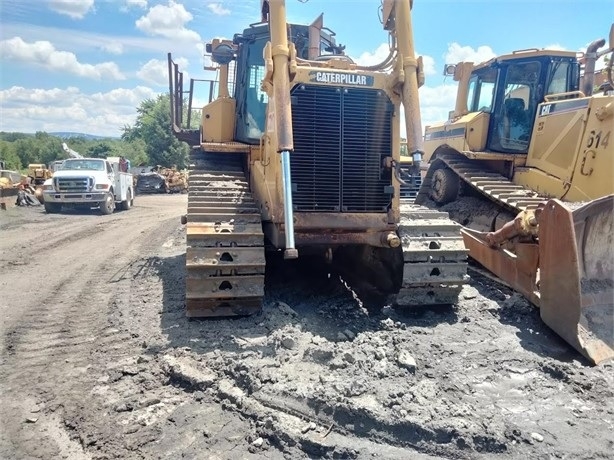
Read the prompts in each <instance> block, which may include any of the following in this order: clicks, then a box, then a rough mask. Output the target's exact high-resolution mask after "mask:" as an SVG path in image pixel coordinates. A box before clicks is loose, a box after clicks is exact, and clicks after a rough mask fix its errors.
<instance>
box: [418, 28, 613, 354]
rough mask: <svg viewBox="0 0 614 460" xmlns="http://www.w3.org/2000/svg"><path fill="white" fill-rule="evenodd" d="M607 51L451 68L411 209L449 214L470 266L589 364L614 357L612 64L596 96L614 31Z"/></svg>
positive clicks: (519, 56)
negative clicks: (447, 96) (448, 94)
mask: <svg viewBox="0 0 614 460" xmlns="http://www.w3.org/2000/svg"><path fill="white" fill-rule="evenodd" d="M604 45H605V40H604V39H601V40H596V41H594V42H593V43H591V44H590V45H589V47H588V48H587V51H586V53H584V54H583V55H581V56H578V55H577V53H575V52H566V51H548V50H537V49H531V50H522V51H517V52H514V53H512V54H508V55H504V56H500V57H497V58H494V59H491V60H490V61H488V62H484V63H481V64H478V65H474V64H473V63H471V62H461V63H458V64H456V65H449V66H446V69H445V70H444V74H446V75H451V76H453V77H454V80H456V81H458V93H457V100H456V107H455V109H454V111H453V112H452V113H451V114H450V118H449V120H447V121H446V122H443V123H438V124H434V125H432V126H427V127H426V129H425V143H424V145H425V160H426V161H428V169H427V171H426V174H425V176H424V179H423V182H422V188H421V189H420V191H419V193H418V196H417V198H416V202H417V203H422V204H424V203H425V202H428V201H434V202H435V203H437V204H438V205H439V206H442V208H443V209H446V210H449V211H450V213H451V215H452V217H453V218H454V219H455V220H457V221H458V222H459V223H461V224H462V225H463V226H465V228H464V229H463V230H462V235H463V238H464V241H465V244H466V246H467V249H468V250H469V254H470V257H471V258H472V259H474V260H476V261H477V262H479V263H480V264H481V265H482V266H484V267H485V268H487V269H488V270H490V271H491V272H492V273H494V274H495V275H496V276H498V277H499V278H500V279H502V280H503V281H505V282H507V283H508V284H509V285H511V286H512V287H513V288H514V289H516V290H517V291H518V292H520V293H522V294H523V295H524V296H525V297H526V298H527V299H529V300H530V301H531V302H532V303H533V304H535V305H537V306H539V308H540V315H541V317H542V319H543V320H544V322H545V323H546V324H547V325H548V326H549V327H550V328H552V329H553V330H554V331H555V332H557V333H558V334H559V335H560V336H561V337H562V338H563V339H565V340H566V341H567V342H568V343H570V344H571V345H572V346H573V347H575V348H576V349H577V350H578V351H579V352H580V353H582V354H583V355H584V356H586V357H587V358H588V359H589V360H591V361H593V362H594V363H600V362H602V361H605V360H608V359H611V358H612V357H614V241H613V240H614V223H613V213H614V195H613V194H614V180H613V173H614V137H613V135H612V132H613V131H614V94H613V93H612V60H611V59H610V61H609V68H607V71H606V72H605V73H606V74H607V75H608V78H607V80H609V82H606V83H605V84H603V85H602V86H601V87H600V88H599V90H598V91H596V92H594V75H595V72H594V69H595V61H596V60H597V59H598V58H599V57H600V56H603V55H605V54H607V53H611V52H613V51H614V25H613V27H612V29H611V31H610V40H609V47H608V48H606V49H605V50H604V51H598V50H599V49H600V48H602V47H603V46H604ZM582 71H583V72H582ZM423 166H424V165H423Z"/></svg>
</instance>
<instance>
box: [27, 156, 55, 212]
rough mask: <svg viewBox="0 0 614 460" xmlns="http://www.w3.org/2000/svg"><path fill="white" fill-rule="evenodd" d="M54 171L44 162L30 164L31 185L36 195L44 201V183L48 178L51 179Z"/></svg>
mask: <svg viewBox="0 0 614 460" xmlns="http://www.w3.org/2000/svg"><path fill="white" fill-rule="evenodd" d="M52 176H53V171H51V169H49V168H47V166H46V165H45V164H42V163H30V164H29V165H28V177H29V178H30V187H31V188H32V189H33V193H34V196H36V198H37V199H38V200H39V201H40V202H41V203H42V202H43V184H44V183H45V181H46V180H47V179H51V177H52Z"/></svg>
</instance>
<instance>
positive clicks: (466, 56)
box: [445, 42, 496, 64]
mask: <svg viewBox="0 0 614 460" xmlns="http://www.w3.org/2000/svg"><path fill="white" fill-rule="evenodd" d="M495 56H496V54H495V52H494V51H493V50H492V48H491V47H490V46H486V45H482V46H479V47H478V49H477V50H475V49H473V48H472V47H470V46H461V45H459V44H458V43H456V42H454V43H451V44H449V45H448V51H447V52H446V55H445V63H446V64H457V63H459V62H473V63H475V64H478V63H480V62H484V61H488V60H489V59H492V58H494V57H495Z"/></svg>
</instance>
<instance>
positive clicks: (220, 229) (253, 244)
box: [186, 150, 265, 317]
mask: <svg viewBox="0 0 614 460" xmlns="http://www.w3.org/2000/svg"><path fill="white" fill-rule="evenodd" d="M242 159H243V155H240V154H232V153H209V152H201V151H197V150H193V151H192V153H191V154H190V167H189V176H188V210H187V224H186V226H187V227H186V245H187V250H186V308H187V316H189V317H205V316H232V315H249V314H252V313H255V312H257V311H259V310H260V309H261V307H262V298H263V297H264V273H265V255H264V234H263V232H262V225H261V218H260V212H259V210H258V208H257V206H256V203H255V202H254V200H253V198H252V194H251V192H250V191H249V184H248V182H247V179H246V177H245V173H244V171H243V165H242Z"/></svg>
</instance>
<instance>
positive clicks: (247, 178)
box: [168, 0, 466, 316]
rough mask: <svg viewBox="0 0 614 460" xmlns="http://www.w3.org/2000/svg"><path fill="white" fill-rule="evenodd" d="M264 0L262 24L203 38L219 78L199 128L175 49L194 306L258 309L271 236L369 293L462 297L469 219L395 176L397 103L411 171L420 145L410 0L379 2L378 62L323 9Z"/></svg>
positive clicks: (421, 301) (190, 304)
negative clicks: (330, 22) (332, 25)
mask: <svg viewBox="0 0 614 460" xmlns="http://www.w3.org/2000/svg"><path fill="white" fill-rule="evenodd" d="M261 6H262V9H261V11H262V18H261V21H260V22H259V23H256V24H252V25H250V26H249V27H248V28H247V29H245V30H244V31H243V32H242V33H239V34H236V35H235V36H234V38H233V40H217V39H216V40H213V41H212V42H211V43H209V44H208V45H207V47H206V48H207V51H208V52H209V53H211V59H212V61H213V62H215V63H217V65H218V71H219V81H218V82H217V87H218V89H219V91H218V95H217V98H216V99H215V100H213V101H212V102H211V103H209V104H208V105H206V106H205V107H204V108H203V109H202V124H201V126H200V128H199V129H183V128H182V121H183V120H182V117H183V113H184V109H185V107H184V103H183V94H184V91H183V85H182V83H183V75H182V73H181V72H179V70H178V67H177V65H176V64H174V63H173V61H172V58H171V55H170V54H169V56H168V58H169V76H170V93H171V113H172V119H173V131H174V133H175V135H176V136H177V137H178V138H179V139H181V140H183V141H185V142H187V143H189V144H190V145H191V146H192V152H191V155H190V162H191V166H190V170H189V179H188V180H189V192H188V209H187V215H186V216H185V218H184V222H186V221H187V229H186V232H187V246H188V247H187V254H186V268H187V286H186V291H187V293H186V304H187V314H188V316H219V315H235V314H250V313H253V312H256V311H258V310H259V309H260V308H261V304H262V298H263V295H264V271H265V241H266V243H267V244H266V246H267V247H268V248H271V249H272V250H279V251H282V250H283V253H284V257H285V258H286V259H295V258H297V257H299V255H301V254H304V255H307V254H320V255H322V256H323V257H325V258H326V260H328V261H329V262H330V263H331V271H332V272H334V273H338V274H339V275H341V276H342V278H343V279H344V280H345V281H346V282H347V283H348V284H349V285H350V286H351V287H352V288H353V289H354V290H355V291H356V292H357V293H358V295H359V297H360V298H361V299H362V300H363V301H364V302H365V303H366V304H367V305H374V304H381V303H382V302H384V301H391V302H393V303H396V304H399V305H428V304H441V303H454V302H456V301H457V298H458V294H459V291H460V289H461V287H462V285H463V283H464V282H465V279H466V250H465V248H464V245H463V242H462V239H461V237H460V232H459V230H460V227H459V225H457V224H455V223H454V222H452V221H451V220H450V219H449V218H448V215H447V214H446V213H442V212H438V211H432V210H429V209H428V208H426V207H423V206H418V205H416V204H415V203H414V202H413V199H409V198H408V199H401V198H400V193H399V183H400V182H399V180H397V179H399V177H400V176H399V156H400V119H401V118H400V110H401V104H402V105H403V108H404V112H405V119H406V130H407V138H408V139H407V144H408V152H410V155H411V157H412V158H413V159H414V160H415V163H414V166H415V171H414V173H415V174H418V165H419V160H420V158H421V155H422V150H423V146H422V128H421V124H420V112H419V104H418V87H419V85H420V84H421V83H422V80H423V73H422V62H421V59H420V58H416V57H415V56H414V46H413V37H412V29H411V12H410V9H411V6H410V0H384V1H383V2H382V4H381V7H380V17H381V18H382V22H383V27H384V29H385V30H387V31H388V32H389V34H390V43H391V46H390V53H389V55H388V56H387V57H386V58H385V59H384V61H383V62H381V63H380V64H379V65H374V66H360V65H358V64H356V63H355V62H354V61H353V60H352V59H351V58H350V57H348V56H346V55H345V54H343V49H344V47H343V46H341V45H339V44H337V43H336V41H335V37H334V33H333V32H332V31H330V30H329V29H327V28H325V27H324V26H323V18H322V16H320V17H318V18H317V19H316V20H315V21H314V22H313V23H312V24H311V25H309V26H308V25H298V24H288V23H287V22H286V4H285V1H283V0H270V1H263V2H262V3H261ZM229 82H232V83H233V88H232V91H230V90H229ZM191 83H192V84H191V85H190V88H191V89H192V87H193V81H192V82H191ZM189 101H190V103H189V106H188V110H187V112H186V113H187V114H188V116H189V114H190V113H191V101H192V91H190V99H189ZM188 126H189V122H188Z"/></svg>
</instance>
